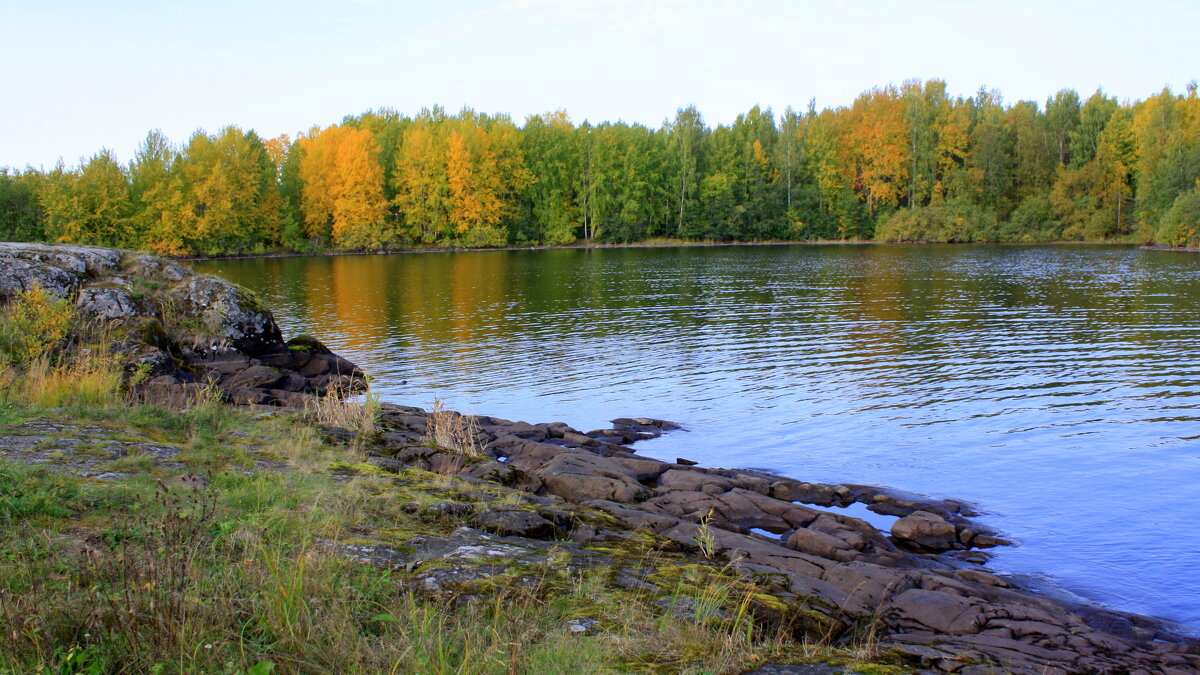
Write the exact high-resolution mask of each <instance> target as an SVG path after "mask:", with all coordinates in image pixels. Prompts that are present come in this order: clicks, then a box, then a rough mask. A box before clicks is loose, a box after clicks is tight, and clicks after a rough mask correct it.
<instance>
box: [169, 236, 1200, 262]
mask: <svg viewBox="0 0 1200 675" xmlns="http://www.w3.org/2000/svg"><path fill="white" fill-rule="evenodd" d="M862 245H868V246H879V245H918V246H929V245H943V246H970V245H987V246H1129V247H1134V246H1136V247H1139V248H1143V249H1147V250H1161V251H1190V252H1196V251H1200V249H1192V248H1185V247H1174V246H1161V245H1155V244H1137V243H1136V242H1124V241H1030V242H1025V241H995V242H978V241H974V242H933V241H874V240H866V239H864V240H847V239H817V240H794V241H792V240H780V241H776V240H772V241H686V240H675V239H664V240H650V241H643V242H636V243H630V244H597V243H590V244H557V245H549V246H538V245H535V246H489V247H452V246H451V247H442V246H438V247H430V248H397V249H383V250H380V251H316V252H312V253H300V252H296V251H276V252H271V253H241V254H227V255H213V256H179V257H174V256H164V257H168V258H171V259H172V260H179V261H182V262H204V261H209V260H248V259H256V258H315V257H334V256H367V255H396V254H407V253H485V252H490V251H571V250H594V249H598V250H603V249H649V248H720V247H757V246H862Z"/></svg>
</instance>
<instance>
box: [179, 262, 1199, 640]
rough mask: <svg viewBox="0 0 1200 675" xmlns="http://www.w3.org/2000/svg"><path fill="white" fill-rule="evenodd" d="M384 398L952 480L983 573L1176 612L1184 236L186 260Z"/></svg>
mask: <svg viewBox="0 0 1200 675" xmlns="http://www.w3.org/2000/svg"><path fill="white" fill-rule="evenodd" d="M196 267H197V268H198V269H200V270H201V271H204V272H208V273H214V274H218V275H220V276H222V277H225V278H227V279H230V280H232V281H235V282H237V283H240V284H243V285H245V286H247V287H249V288H252V289H254V290H255V291H257V292H258V293H259V294H260V295H261V296H262V297H263V299H264V300H265V301H266V302H267V304H268V305H269V306H271V307H272V308H273V309H274V311H275V314H276V318H277V320H278V321H279V324H280V326H281V327H282V328H283V330H284V333H285V336H288V337H290V336H293V335H296V334H298V333H311V334H313V335H316V336H317V337H319V338H320V339H322V340H323V341H325V342H326V343H327V344H328V345H329V346H330V347H331V348H332V349H334V351H337V352H338V353H341V354H343V355H344V356H346V357H348V358H349V359H351V360H352V361H355V362H356V363H358V364H359V365H361V366H362V367H363V368H364V369H366V370H367V371H368V372H369V373H370V374H371V375H372V376H373V378H374V387H375V388H376V390H377V391H379V392H380V393H381V394H382V395H383V397H384V399H385V400H389V401H394V402H397V403H404V404H410V405H421V406H425V407H431V406H432V404H433V402H434V400H435V399H440V400H441V401H442V402H443V403H444V404H445V405H446V406H447V407H450V408H454V409H458V410H462V411H464V412H472V413H480V414H489V415H495V416H498V417H505V418H509V419H521V420H526V421H530V422H543V421H556V420H561V421H565V422H568V423H570V424H571V425H572V426H575V427H579V428H582V429H584V430H585V431H586V430H588V429H593V428H599V427H603V426H607V425H606V421H607V420H609V419H612V418H614V417H618V416H647V417H659V418H663V419H668V420H672V421H675V422H678V423H680V424H682V425H683V426H684V427H685V428H686V431H683V432H676V433H674V434H670V435H667V436H665V437H663V438H660V439H657V440H653V441H649V442H646V443H643V444H639V446H638V449H639V451H640V452H642V453H644V454H648V455H651V456H655V457H659V458H664V459H674V458H675V457H686V458H689V459H693V460H697V461H700V462H703V463H704V464H706V465H714V466H726V467H754V468H763V469H768V470H771V471H774V472H777V473H780V474H785V475H788V476H792V477H795V478H799V479H803V480H811V481H822V482H855V483H866V484H876V485H887V486H891V487H895V488H899V489H903V490H909V491H913V492H919V493H923V494H928V495H934V496H942V497H955V498H962V499H966V500H970V501H973V502H975V503H976V504H977V505H978V506H979V508H980V509H981V510H983V511H986V512H987V513H988V515H986V516H985V517H984V518H983V520H984V521H985V522H986V523H988V524H990V525H992V526H993V527H995V528H997V529H999V530H1000V531H1001V532H1003V533H1005V534H1007V535H1008V536H1010V537H1013V538H1015V539H1016V540H1017V541H1019V542H1020V545H1019V546H1017V547H1015V548H1011V549H993V551H994V552H996V558H995V560H994V561H993V563H992V567H994V568H996V569H999V570H1002V571H1007V572H1014V573H1021V574H1028V575H1034V576H1037V577H1045V578H1047V579H1052V580H1053V581H1054V582H1055V583H1057V584H1058V586H1059V587H1060V588H1061V589H1063V590H1065V591H1068V592H1071V593H1074V594H1077V595H1079V596H1082V597H1085V598H1088V599H1091V600H1095V601H1098V602H1100V603H1103V604H1105V605H1108V606H1111V607H1116V608H1119V609H1124V610H1128V611H1135V612H1140V613H1146V614H1153V615H1158V616H1163V617H1167V618H1170V619H1174V620H1176V621H1180V622H1183V623H1186V624H1188V625H1190V626H1193V627H1196V628H1200V528H1198V527H1197V523H1196V522H1195V518H1196V516H1197V515H1200V407H1198V404H1200V254H1195V253H1186V252H1177V251H1152V250H1140V249H1136V248H1129V247H1115V246H935V245H931V246H900V245H897V246H887V245H861V246H860V245H845V246H753V247H751V246H731V247H687V248H646V249H591V250H540V251H490V252H463V253H420V254H397V255H377V256H340V257H310V258H266V259H246V260H233V261H209V262H205V263H201V264H197V265H196Z"/></svg>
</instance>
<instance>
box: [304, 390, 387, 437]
mask: <svg viewBox="0 0 1200 675" xmlns="http://www.w3.org/2000/svg"><path fill="white" fill-rule="evenodd" d="M348 393H349V392H346V391H343V390H341V389H339V388H337V387H330V388H329V389H328V391H326V392H325V395H324V396H313V397H311V398H310V399H309V400H308V401H307V402H306V403H305V405H304V412H305V413H307V414H309V415H311V416H312V417H314V418H315V419H316V421H317V423H318V424H322V425H325V426H329V427H340V428H342V429H346V430H348V431H353V432H355V433H357V434H360V435H364V436H370V435H371V434H373V433H374V432H375V423H376V421H377V420H378V419H379V407H380V403H381V402H380V399H379V394H377V393H375V392H373V391H371V390H370V388H368V389H367V391H366V393H364V394H363V395H362V398H361V400H358V399H347V398H346V397H347V395H348Z"/></svg>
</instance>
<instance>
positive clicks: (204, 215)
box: [0, 80, 1200, 255]
mask: <svg viewBox="0 0 1200 675" xmlns="http://www.w3.org/2000/svg"><path fill="white" fill-rule="evenodd" d="M1198 181H1200V97H1198V96H1197V88H1196V86H1195V84H1192V85H1190V86H1189V87H1188V88H1187V91H1186V93H1173V92H1172V91H1170V90H1169V89H1164V90H1163V91H1161V92H1159V93H1158V94H1156V95H1154V96H1150V97H1149V98H1147V99H1145V100H1142V101H1137V102H1133V103H1128V102H1119V101H1117V100H1116V99H1115V98H1114V97H1112V96H1109V95H1106V94H1105V93H1104V92H1103V91H1097V92H1096V93H1095V94H1092V95H1091V96H1090V97H1088V98H1087V99H1086V100H1083V99H1081V97H1080V96H1079V94H1078V93H1076V92H1075V91H1073V90H1069V89H1066V90H1062V91H1059V92H1058V93H1056V94H1054V95H1053V96H1051V97H1050V98H1048V99H1047V100H1046V101H1045V102H1044V103H1040V104H1039V103H1038V102H1035V101H1018V102H1016V103H1013V104H1006V103H1005V102H1004V100H1003V99H1002V97H1001V96H1000V94H999V93H998V92H995V91H991V90H980V91H979V92H978V93H977V94H975V95H974V96H971V97H951V96H950V95H948V94H947V92H946V84H945V83H944V82H942V81H940V80H930V81H925V82H921V81H915V80H914V81H908V82H905V83H904V84H902V85H901V86H899V87H896V86H890V85H889V86H886V87H879V88H874V89H871V90H870V91H867V92H864V93H863V94H861V95H859V96H858V97H857V98H856V99H855V100H854V102H853V103H852V104H851V105H849V106H846V107H839V108H832V109H830V108H826V109H822V110H817V109H816V106H815V105H814V104H813V103H810V104H809V105H808V107H807V109H806V110H803V111H797V110H793V109H791V108H789V109H787V110H786V111H784V112H783V113H782V114H780V115H778V116H777V115H775V114H773V113H772V111H771V110H770V109H766V110H763V109H760V108H759V107H757V106H756V107H754V108H751V109H750V110H749V111H747V112H746V113H744V114H742V115H739V116H738V117H737V119H736V120H735V121H734V122H733V123H732V124H729V125H717V126H715V127H711V126H709V125H707V124H706V123H705V121H704V119H703V117H702V115H701V113H700V111H698V110H697V109H696V108H695V107H694V106H689V107H686V108H682V109H680V110H679V111H677V113H676V114H675V116H674V118H673V119H669V120H667V121H665V122H664V123H663V124H662V125H661V126H660V127H659V128H656V129H654V128H650V127H647V126H644V125H641V124H627V123H624V122H615V123H614V122H604V123H600V124H594V125H593V124H590V123H588V122H586V121H585V122H583V123H582V124H575V123H574V122H572V120H571V119H570V117H569V116H568V115H567V114H566V112H565V111H561V110H560V111H555V112H550V113H546V114H543V115H539V116H531V117H529V118H528V119H526V120H525V122H524V125H523V126H518V125H517V124H515V123H514V122H513V121H512V119H511V118H509V117H508V116H506V115H487V114H482V113H478V112H475V111H473V110H470V109H464V110H463V111H461V112H459V113H458V114H456V115H449V114H447V113H446V111H445V110H444V109H442V108H439V107H434V108H431V109H426V110H423V111H422V112H421V113H419V114H418V115H416V116H413V117H408V116H405V115H402V114H399V113H397V112H396V111H393V110H386V109H384V110H372V111H368V112H365V113H363V114H361V115H356V116H349V117H346V118H345V119H343V120H342V122H341V123H340V124H335V125H332V126H329V127H327V128H319V127H314V128H312V129H310V130H309V131H307V132H305V133H302V134H299V135H298V137H297V138H294V139H293V138H290V137H289V136H287V135H284V136H280V137H278V138H269V139H268V138H262V137H260V136H259V135H258V134H256V133H255V132H254V131H244V130H242V129H240V128H238V127H236V126H229V127H226V128H224V129H221V130H220V131H219V132H217V133H216V134H209V133H207V132H204V131H197V132H196V133H195V134H194V135H193V136H192V137H191V139H189V141H188V142H187V144H186V145H184V146H182V147H176V146H174V145H172V143H171V142H170V141H169V140H168V139H167V138H165V137H164V136H163V135H162V134H161V133H160V132H158V131H152V132H150V133H149V135H148V136H147V137H146V140H145V141H144V142H143V143H142V144H141V146H140V147H139V148H138V150H137V152H136V156H135V157H134V159H133V160H132V161H131V162H129V163H128V164H122V163H121V162H120V161H119V160H118V159H117V158H116V157H115V156H114V155H113V153H112V152H110V151H108V150H101V151H100V152H98V153H97V154H95V155H94V156H92V157H90V158H88V159H86V160H83V161H81V163H80V165H79V166H77V167H74V168H67V167H66V166H64V165H63V164H62V163H61V162H60V163H59V164H58V166H56V167H54V168H53V169H52V170H50V171H41V170H37V169H32V168H27V169H25V170H14V169H7V168H6V169H0V238H2V239H8V240H49V241H58V242H74V243H90V244H99V245H109V246H121V247H127V248H136V249H149V250H153V251H155V252H158V253H162V254H169V255H196V254H199V255H216V254H229V253H258V252H264V251H272V250H289V251H301V252H311V251H318V250H329V249H336V250H381V249H390V248H407V247H486V246H504V245H518V246H527V245H556V244H567V243H573V242H578V241H586V242H602V243H630V242H639V241H645V240H648V239H655V238H667V239H682V240H711V241H764V240H871V239H875V240H881V241H943V242H967V241H1018V242H1025V241H1029V242H1032V241H1070V240H1088V241H1095V240H1116V241H1141V242H1158V243H1161V244H1167V245H1189V246H1197V245H1200V188H1198V187H1197V185H1198Z"/></svg>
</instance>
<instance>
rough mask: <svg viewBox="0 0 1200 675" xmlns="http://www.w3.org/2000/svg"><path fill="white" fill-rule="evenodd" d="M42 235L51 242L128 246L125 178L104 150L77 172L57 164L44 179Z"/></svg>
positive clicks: (126, 184)
mask: <svg viewBox="0 0 1200 675" xmlns="http://www.w3.org/2000/svg"><path fill="white" fill-rule="evenodd" d="M42 208H43V209H44V210H45V213H46V224H45V233H46V237H47V238H48V239H50V240H51V241H58V242H72V243H85V244H99V245H102V246H131V245H134V244H135V243H136V242H134V241H132V240H131V237H129V217H130V215H131V213H132V203H131V201H130V198H129V179H128V176H127V175H126V173H125V169H124V167H122V166H121V165H120V164H119V163H117V160H116V157H115V156H114V155H113V153H112V152H111V151H110V150H108V149H102V150H101V151H100V152H98V153H96V154H95V155H93V156H92V157H91V158H90V159H88V160H87V162H85V163H84V164H83V165H82V166H81V167H80V168H79V169H78V170H77V171H67V170H66V169H65V168H64V167H63V166H62V165H61V164H60V165H59V166H58V167H56V168H55V169H54V171H53V172H51V174H50V175H49V176H48V180H47V181H46V183H45V190H44V192H43V194H42Z"/></svg>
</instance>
